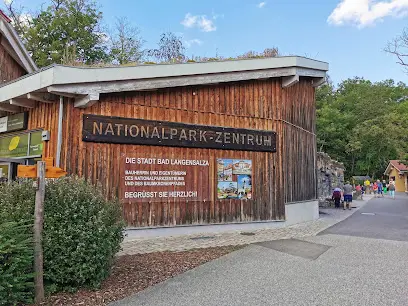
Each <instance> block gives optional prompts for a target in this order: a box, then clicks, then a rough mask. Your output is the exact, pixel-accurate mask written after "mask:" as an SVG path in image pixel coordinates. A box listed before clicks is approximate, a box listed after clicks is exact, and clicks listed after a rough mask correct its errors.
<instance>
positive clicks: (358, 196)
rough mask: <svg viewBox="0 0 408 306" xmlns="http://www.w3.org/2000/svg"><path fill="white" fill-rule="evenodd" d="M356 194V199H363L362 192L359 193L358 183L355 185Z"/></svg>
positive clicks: (359, 186)
mask: <svg viewBox="0 0 408 306" xmlns="http://www.w3.org/2000/svg"><path fill="white" fill-rule="evenodd" d="M356 194H357V199H358V198H360V199H361V200H362V199H363V194H362V193H361V185H360V184H358V185H357V186H356Z"/></svg>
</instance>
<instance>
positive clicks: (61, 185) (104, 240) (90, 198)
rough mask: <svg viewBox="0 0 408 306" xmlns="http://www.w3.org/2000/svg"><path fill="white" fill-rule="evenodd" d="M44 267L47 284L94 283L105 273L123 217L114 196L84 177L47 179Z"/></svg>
mask: <svg viewBox="0 0 408 306" xmlns="http://www.w3.org/2000/svg"><path fill="white" fill-rule="evenodd" d="M44 211H45V215H44V236H43V242H44V243H43V245H44V270H45V280H46V282H47V284H49V285H51V286H50V287H49V290H52V291H54V290H75V289H77V288H80V287H98V286H99V285H100V283H101V282H102V281H103V280H104V279H105V278H106V277H107V276H108V274H109V271H110V267H111V264H112V261H113V258H114V255H115V253H116V252H117V251H119V250H120V243H121V242H122V240H123V229H124V223H123V222H122V221H121V220H122V217H121V216H122V214H121V210H120V205H119V203H118V202H117V201H107V200H106V199H105V198H104V196H103V194H102V192H101V190H100V189H99V188H96V187H95V186H93V185H90V184H88V183H87V182H86V181H85V180H83V179H77V178H72V177H66V178H62V179H58V180H55V181H53V182H49V183H48V185H47V188H46V199H45V204H44Z"/></svg>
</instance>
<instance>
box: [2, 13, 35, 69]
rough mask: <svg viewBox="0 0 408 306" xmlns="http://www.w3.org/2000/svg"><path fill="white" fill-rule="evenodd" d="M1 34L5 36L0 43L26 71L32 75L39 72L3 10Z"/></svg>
mask: <svg viewBox="0 0 408 306" xmlns="http://www.w3.org/2000/svg"><path fill="white" fill-rule="evenodd" d="M0 34H1V36H3V39H1V41H0V43H1V44H2V45H3V46H4V47H5V48H6V50H7V52H8V53H9V54H10V55H11V56H12V57H13V58H14V60H15V61H16V62H17V63H18V64H19V65H20V66H21V67H23V69H24V70H25V71H27V72H28V73H32V72H34V71H36V70H38V68H37V66H36V64H35V63H34V61H33V59H32V58H31V56H30V54H29V53H28V51H27V49H26V48H25V47H24V44H23V42H22V41H21V40H20V37H19V36H18V34H17V32H16V30H15V29H14V27H13V26H12V25H11V19H10V18H9V17H8V16H7V15H6V14H5V13H4V12H3V11H2V10H0Z"/></svg>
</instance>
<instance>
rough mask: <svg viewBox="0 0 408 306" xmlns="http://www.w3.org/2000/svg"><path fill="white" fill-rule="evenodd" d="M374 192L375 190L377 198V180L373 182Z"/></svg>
mask: <svg viewBox="0 0 408 306" xmlns="http://www.w3.org/2000/svg"><path fill="white" fill-rule="evenodd" d="M373 192H374V197H375V198H376V197H377V196H378V185H377V182H374V184H373Z"/></svg>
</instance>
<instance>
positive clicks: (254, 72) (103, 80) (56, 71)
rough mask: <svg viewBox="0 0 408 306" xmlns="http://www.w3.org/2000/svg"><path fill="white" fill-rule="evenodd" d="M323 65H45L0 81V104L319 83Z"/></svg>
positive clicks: (82, 102)
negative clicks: (252, 83) (241, 84)
mask: <svg viewBox="0 0 408 306" xmlns="http://www.w3.org/2000/svg"><path fill="white" fill-rule="evenodd" d="M328 69H329V65H328V64H327V63H325V62H321V61H317V60H314V59H310V58H305V57H299V56H284V57H273V58H260V59H240V60H226V61H216V62H198V63H183V64H158V65H157V64H155V65H137V66H116V67H98V68H95V67H92V68H90V67H71V66H63V65H51V66H49V67H45V68H43V69H41V70H40V71H36V72H34V73H31V74H29V75H26V76H23V77H21V78H19V79H16V80H13V81H11V82H9V83H5V84H3V85H2V86H0V107H3V108H5V107H9V106H8V105H9V104H11V105H12V104H13V99H15V100H16V99H20V100H21V99H31V98H34V97H37V98H39V100H37V101H41V100H42V99H43V98H42V97H44V95H47V94H48V95H49V94H54V95H60V96H66V97H70V98H75V106H76V107H87V106H90V105H92V104H93V103H95V102H96V101H98V100H99V95H100V94H102V93H112V92H125V91H143V90H156V89H159V88H168V87H180V86H194V85H205V84H207V85H209V84H217V83H225V82H236V81H244V80H262V79H268V78H280V77H281V78H282V87H289V86H291V85H293V84H296V83H297V82H299V79H300V78H303V77H308V78H309V79H310V81H311V84H312V86H319V85H321V84H323V83H324V82H325V80H326V71H327V70H328Z"/></svg>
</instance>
